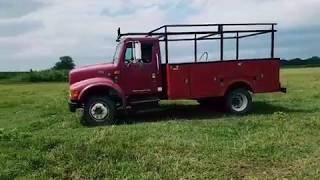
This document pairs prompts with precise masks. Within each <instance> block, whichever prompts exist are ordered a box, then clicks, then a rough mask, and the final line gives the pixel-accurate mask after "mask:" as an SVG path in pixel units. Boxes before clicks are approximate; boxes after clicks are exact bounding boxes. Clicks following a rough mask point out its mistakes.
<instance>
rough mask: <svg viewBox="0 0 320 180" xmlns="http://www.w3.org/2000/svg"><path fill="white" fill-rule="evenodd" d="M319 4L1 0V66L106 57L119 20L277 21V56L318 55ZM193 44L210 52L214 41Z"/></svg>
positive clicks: (181, 51) (283, 0)
mask: <svg viewBox="0 0 320 180" xmlns="http://www.w3.org/2000/svg"><path fill="white" fill-rule="evenodd" d="M319 9H320V0H263V1H262V0H176V1H172V0H113V1H110V0H90V1H88V0H50V1H48V0H0V71H27V70H30V69H34V70H42V69H47V68H50V67H52V66H53V65H54V63H55V62H57V61H58V60H59V57H61V56H65V55H69V56H71V57H72V58H73V59H74V60H75V63H76V64H77V66H83V65H89V64H96V63H104V62H108V61H110V60H111V59H112V57H113V54H114V50H115V46H116V42H115V40H116V36H117V34H116V30H117V28H118V27H121V30H122V31H123V32H134V31H137V32H141V31H148V30H151V29H154V28H156V27H158V26H161V25H164V24H181V23H183V24H186V23H193V24H199V23H253V22H276V23H278V26H277V29H278V30H279V31H278V32H277V34H276V56H277V57H280V58H287V59H289V58H295V57H300V58H307V57H311V56H316V55H320V53H319V50H320V46H319V45H320V19H319V18H320V11H319ZM263 38H264V37H262V39H263ZM268 40H269V39H268V38H265V39H264V40H261V41H263V43H264V41H265V42H267V41H268ZM263 43H262V45H260V44H257V40H252V41H251V42H243V43H242V44H240V45H241V47H242V51H241V52H240V54H241V53H242V54H241V55H243V56H249V55H253V56H255V55H257V56H258V55H260V56H261V55H262V56H264V54H263V53H266V56H267V54H268V53H269V50H267V49H268V47H269V45H268V44H263ZM171 46H173V47H172V49H173V50H175V52H171V53H172V54H170V58H173V59H177V60H178V61H180V60H179V58H180V59H183V58H185V54H187V53H186V52H188V51H186V49H185V48H187V47H186V46H189V45H186V44H183V45H181V46H180V45H179V44H177V45H171ZM200 46H202V47H203V48H202V50H203V51H210V52H209V54H210V57H212V58H213V57H215V56H214V55H216V54H217V53H216V50H217V48H214V47H217V45H215V44H212V46H210V45H209V44H205V43H204V44H202V45H200ZM226 46H227V48H226V51H227V53H226V54H227V56H230V58H232V56H231V51H232V48H231V47H232V44H231V43H230V46H228V43H227V45H226ZM184 47H185V48H184ZM190 47H191V45H190ZM200 49H201V48H200ZM240 50H241V49H240ZM185 51H186V52H185ZM211 51H212V52H211ZM228 51H230V53H229V52H228Z"/></svg>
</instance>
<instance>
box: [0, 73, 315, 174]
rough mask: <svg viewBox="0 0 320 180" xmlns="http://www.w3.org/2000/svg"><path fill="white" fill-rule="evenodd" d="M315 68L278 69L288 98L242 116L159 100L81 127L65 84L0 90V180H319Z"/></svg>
mask: <svg viewBox="0 0 320 180" xmlns="http://www.w3.org/2000/svg"><path fill="white" fill-rule="evenodd" d="M319 80H320V68H306V69H285V70H283V71H282V82H283V85H284V86H286V87H287V88H288V94H280V93H275V94H263V95H256V96H255V97H254V99H255V102H254V109H253V112H252V113H251V114H249V115H247V116H243V117H238V116H233V115H228V114H224V113H221V112H215V111H211V110H207V109H201V108H200V107H199V106H198V105H197V103H196V102H194V101H176V102H168V101H165V102H163V103H162V104H161V106H162V107H163V109H164V110H163V111H161V112H155V113H146V114H139V115H132V116H130V117H120V118H121V120H122V121H124V122H127V123H122V124H119V125H114V126H105V127H95V128H87V127H83V126H81V125H80V123H79V119H80V113H77V114H73V113H69V112H68V109H67V98H68V85H67V84H65V83H37V84H5V85H0V179H13V178H16V179H48V178H55V179H62V178H65V179H103V178H108V179H205V178H207V179H213V178H218V179H231V178H233V179H275V178H296V179H301V178H306V179H319V178H320V161H319V160H320V131H319V130H320V100H319V97H320V89H319V87H320V81H319Z"/></svg>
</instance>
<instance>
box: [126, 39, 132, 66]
mask: <svg viewBox="0 0 320 180" xmlns="http://www.w3.org/2000/svg"><path fill="white" fill-rule="evenodd" d="M124 59H125V63H126V64H129V63H132V62H133V60H134V57H133V47H132V43H128V44H127V48H126V53H125V58H124Z"/></svg>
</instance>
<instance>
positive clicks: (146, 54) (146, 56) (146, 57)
mask: <svg viewBox="0 0 320 180" xmlns="http://www.w3.org/2000/svg"><path fill="white" fill-rule="evenodd" d="M141 50H142V62H143V63H150V62H151V61H152V44H142V45H141Z"/></svg>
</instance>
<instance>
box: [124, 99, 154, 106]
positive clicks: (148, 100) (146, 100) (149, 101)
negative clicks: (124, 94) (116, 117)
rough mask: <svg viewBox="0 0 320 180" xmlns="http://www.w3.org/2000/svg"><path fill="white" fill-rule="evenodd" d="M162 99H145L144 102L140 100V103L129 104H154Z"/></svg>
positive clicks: (132, 103)
mask: <svg viewBox="0 0 320 180" xmlns="http://www.w3.org/2000/svg"><path fill="white" fill-rule="evenodd" d="M159 101H160V99H144V100H139V101H132V102H129V104H131V105H137V104H144V103H153V102H159Z"/></svg>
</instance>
